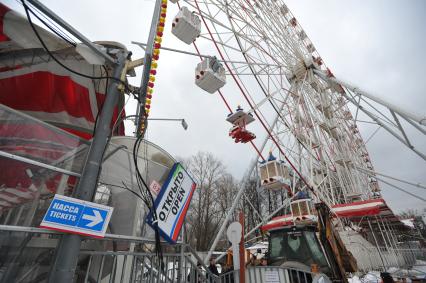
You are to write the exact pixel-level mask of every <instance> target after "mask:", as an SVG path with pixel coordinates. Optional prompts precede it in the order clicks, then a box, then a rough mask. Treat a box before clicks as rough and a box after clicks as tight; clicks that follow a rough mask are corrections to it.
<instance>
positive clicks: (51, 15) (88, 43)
mask: <svg viewBox="0 0 426 283" xmlns="http://www.w3.org/2000/svg"><path fill="white" fill-rule="evenodd" d="M28 2H30V3H31V5H33V6H34V7H36V8H37V9H38V10H40V11H41V12H42V13H43V14H45V15H46V16H48V17H49V18H50V19H52V20H53V21H55V22H56V23H57V24H58V25H59V26H61V27H62V28H64V29H65V30H66V31H68V32H69V33H70V34H72V35H73V36H75V37H76V38H78V39H80V40H81V42H83V43H84V44H85V45H86V46H87V47H89V48H90V49H92V51H93V52H95V53H96V54H98V55H99V56H101V57H103V58H105V59H106V60H107V61H108V63H116V60H115V59H114V58H112V57H111V56H109V55H108V54H106V53H105V52H104V51H102V50H101V49H99V48H98V47H97V46H96V45H95V44H93V43H92V41H90V40H89V39H88V38H86V37H85V36H84V35H82V34H81V33H80V32H79V31H78V30H76V29H75V28H73V27H72V26H71V25H69V24H68V23H67V22H65V21H64V20H63V19H62V18H61V17H59V16H58V15H56V14H55V13H54V12H53V11H52V10H50V9H49V8H47V7H46V6H44V5H43V4H42V3H40V2H39V1H38V0H28ZM118 79H120V77H118Z"/></svg>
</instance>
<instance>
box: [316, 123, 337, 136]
mask: <svg viewBox="0 0 426 283" xmlns="http://www.w3.org/2000/svg"><path fill="white" fill-rule="evenodd" d="M319 126H320V128H321V129H323V130H324V131H325V132H326V133H327V134H329V135H330V136H331V137H333V138H334V139H338V138H339V132H338V131H337V125H336V123H335V122H333V121H323V122H322V123H320V124H319Z"/></svg>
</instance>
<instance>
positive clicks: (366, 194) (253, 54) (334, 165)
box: [173, 0, 379, 204]
mask: <svg viewBox="0 0 426 283" xmlns="http://www.w3.org/2000/svg"><path fill="white" fill-rule="evenodd" d="M181 6H183V7H182V8H181V11H187V10H188V9H189V10H192V11H193V15H194V14H195V15H198V16H199V19H200V20H199V21H198V23H197V24H198V25H199V26H201V27H202V31H203V32H201V33H200V34H199V35H198V38H197V39H196V40H195V42H194V45H195V46H196V47H197V45H199V44H200V45H201V44H202V42H203V41H210V42H212V43H213V45H214V47H215V48H216V52H215V53H216V54H218V61H219V62H221V64H222V65H223V69H224V71H225V72H226V74H227V75H228V82H227V83H232V84H234V85H235V88H236V89H237V90H238V91H239V92H240V93H241V99H242V102H243V103H244V104H245V105H247V106H248V107H249V109H248V110H247V111H246V113H245V114H247V113H248V114H250V116H247V117H252V118H253V119H250V120H256V122H258V123H260V125H261V126H262V127H263V128H264V130H266V131H267V132H268V133H269V141H268V143H267V144H268V146H269V149H270V150H273V151H274V152H275V154H276V155H278V157H279V159H282V160H283V161H284V162H283V164H285V166H286V167H287V168H289V172H290V178H293V180H292V182H291V184H292V185H291V186H290V187H291V188H290V190H291V193H295V190H296V184H300V183H301V184H304V185H305V186H308V187H310V188H315V192H316V193H317V194H318V195H319V197H320V198H321V199H322V200H324V201H326V202H327V203H329V204H337V203H345V202H350V201H352V200H358V199H369V198H372V197H373V196H374V195H375V194H379V188H378V183H377V181H376V180H375V179H374V178H371V177H368V176H367V175H366V174H365V173H362V172H360V170H359V169H358V168H361V169H365V170H373V166H372V164H371V161H370V159H369V155H368V152H367V150H366V148H365V145H364V142H363V139H362V137H361V136H360V134H359V131H358V128H357V125H356V123H355V121H354V117H353V116H352V114H351V112H350V110H349V107H348V105H347V100H346V99H345V98H344V96H343V95H342V93H344V92H345V91H344V89H343V87H342V86H341V85H340V84H338V83H333V82H326V81H325V80H323V79H321V78H320V77H319V76H318V75H317V74H316V72H321V73H324V74H326V75H327V76H330V77H332V73H331V72H330V71H329V69H328V68H327V67H326V66H325V64H324V63H323V61H322V59H321V57H320V55H319V54H318V52H317V51H316V48H315V46H314V45H313V43H312V42H311V40H310V39H309V38H308V36H307V35H306V33H305V31H304V30H303V29H302V27H301V26H300V25H299V23H298V21H297V19H296V18H295V17H294V16H293V14H292V13H291V12H290V11H289V9H288V7H287V6H286V5H285V3H284V2H282V1H265V0H259V1H245V0H239V1H227V0H224V1H216V0H214V1H198V0H193V1H192V0H186V1H185V4H181ZM180 13H181V12H180ZM175 24H178V22H173V25H175ZM195 26H197V25H195ZM174 27H175V26H174ZM175 35H176V33H175ZM197 51H198V48H197ZM201 52H202V51H201ZM215 90H216V89H213V91H215ZM219 92H220V91H219ZM220 95H221V96H222V98H223V94H222V93H220ZM227 107H228V108H229V105H227ZM229 110H230V111H232V110H231V109H229ZM237 112H238V111H237ZM264 113H275V116H276V119H275V120H274V121H273V122H272V123H268V119H269V120H271V119H270V117H267V116H270V115H268V114H264ZM228 121H229V119H228ZM246 122H247V120H245V122H244V125H243V126H244V127H245V126H246ZM234 126H235V125H234ZM237 126H241V125H237ZM234 129H235V128H234ZM231 131H232V129H231ZM230 135H231V136H232V134H231V132H230ZM251 137H252V138H253V136H251ZM252 138H251V139H250V138H249V141H250V142H252ZM236 141H237V142H238V141H240V140H236ZM264 147H265V146H263V148H264ZM263 148H262V149H261V150H263ZM260 157H261V158H262V159H265V157H264V156H263V155H262V154H260ZM266 159H267V157H266ZM266 187H267V186H266Z"/></svg>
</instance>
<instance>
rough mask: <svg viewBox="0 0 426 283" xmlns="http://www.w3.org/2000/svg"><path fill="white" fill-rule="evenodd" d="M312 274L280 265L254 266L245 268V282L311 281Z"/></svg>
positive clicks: (289, 282)
mask: <svg viewBox="0 0 426 283" xmlns="http://www.w3.org/2000/svg"><path fill="white" fill-rule="evenodd" d="M312 278H313V275H312V273H311V272H306V271H302V270H298V269H293V268H287V267H280V266H255V267H248V268H247V269H246V282H250V283H258V282H259V283H260V282H285V283H311V282H312Z"/></svg>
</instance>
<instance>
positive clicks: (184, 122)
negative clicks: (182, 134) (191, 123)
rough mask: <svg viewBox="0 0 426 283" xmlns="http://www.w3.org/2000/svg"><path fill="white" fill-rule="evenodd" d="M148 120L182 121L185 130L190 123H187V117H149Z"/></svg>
mask: <svg viewBox="0 0 426 283" xmlns="http://www.w3.org/2000/svg"><path fill="white" fill-rule="evenodd" d="M148 121H180V122H181V125H182V127H183V129H184V130H185V131H186V130H187V129H188V123H186V121H185V119H169V118H148Z"/></svg>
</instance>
